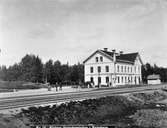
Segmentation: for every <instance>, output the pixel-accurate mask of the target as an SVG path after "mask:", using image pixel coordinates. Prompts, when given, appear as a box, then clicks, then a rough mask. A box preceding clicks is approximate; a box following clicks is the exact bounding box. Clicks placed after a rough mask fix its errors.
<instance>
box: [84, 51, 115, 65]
mask: <svg viewBox="0 0 167 128" xmlns="http://www.w3.org/2000/svg"><path fill="white" fill-rule="evenodd" d="M96 53H100V54H101V55H104V56H106V57H107V58H108V59H110V60H113V58H112V56H110V55H109V54H106V53H104V52H103V51H102V50H97V51H95V52H94V53H92V54H91V55H90V56H89V57H88V58H87V59H86V60H84V62H83V63H85V62H86V61H88V60H89V59H90V58H91V57H92V56H94V55H95V54H96Z"/></svg>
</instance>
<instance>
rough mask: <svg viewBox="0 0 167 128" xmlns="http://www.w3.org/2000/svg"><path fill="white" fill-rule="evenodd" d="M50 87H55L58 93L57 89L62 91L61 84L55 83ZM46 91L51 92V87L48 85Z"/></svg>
mask: <svg viewBox="0 0 167 128" xmlns="http://www.w3.org/2000/svg"><path fill="white" fill-rule="evenodd" d="M52 87H55V88H56V91H58V88H59V90H60V91H62V83H56V84H54V86H52ZM48 91H51V85H50V84H49V85H48Z"/></svg>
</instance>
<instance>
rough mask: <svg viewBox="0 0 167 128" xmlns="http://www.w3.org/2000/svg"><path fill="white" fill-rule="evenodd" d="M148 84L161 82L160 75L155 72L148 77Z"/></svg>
mask: <svg viewBox="0 0 167 128" xmlns="http://www.w3.org/2000/svg"><path fill="white" fill-rule="evenodd" d="M147 84H161V77H160V75H157V74H153V75H149V76H148V77H147Z"/></svg>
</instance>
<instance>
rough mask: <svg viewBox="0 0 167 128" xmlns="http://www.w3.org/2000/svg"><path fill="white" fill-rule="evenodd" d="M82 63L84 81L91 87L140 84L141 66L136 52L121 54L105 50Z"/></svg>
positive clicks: (98, 51)
mask: <svg viewBox="0 0 167 128" xmlns="http://www.w3.org/2000/svg"><path fill="white" fill-rule="evenodd" d="M83 63H84V80H85V82H90V83H92V86H97V85H104V86H117V85H126V84H131V85H136V84H140V83H141V82H142V77H141V66H142V64H143V62H142V60H141V57H140V55H139V53H138V52H135V53H123V52H122V51H121V52H119V53H118V52H116V50H112V51H109V50H108V49H107V48H104V49H102V50H96V51H95V52H94V53H92V54H91V55H90V56H89V57H88V58H87V59H85V61H84V62H83Z"/></svg>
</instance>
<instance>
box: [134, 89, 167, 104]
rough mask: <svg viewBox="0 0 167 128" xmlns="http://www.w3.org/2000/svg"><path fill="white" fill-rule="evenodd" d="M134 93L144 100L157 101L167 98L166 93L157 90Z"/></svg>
mask: <svg viewBox="0 0 167 128" xmlns="http://www.w3.org/2000/svg"><path fill="white" fill-rule="evenodd" d="M132 95H133V96H134V97H137V98H139V99H140V100H142V101H144V102H155V101H159V100H163V99H165V98H166V95H165V94H164V93H160V92H158V91H155V92H154V93H134V94H132Z"/></svg>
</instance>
